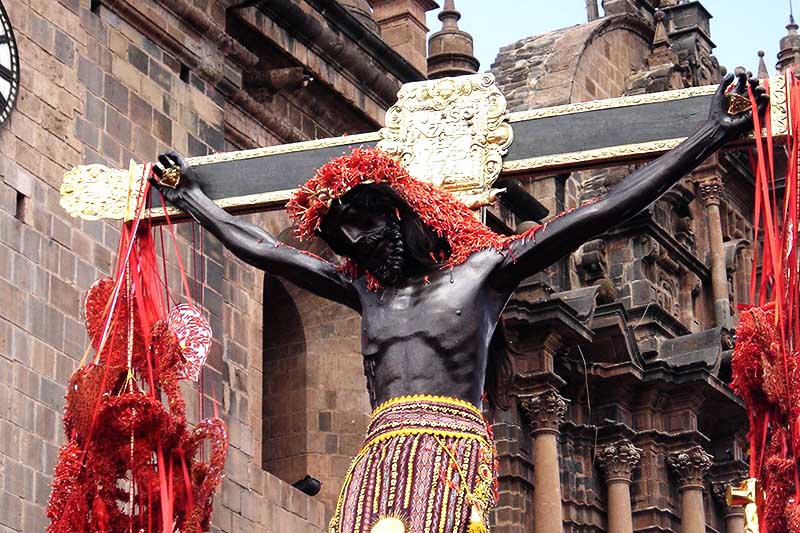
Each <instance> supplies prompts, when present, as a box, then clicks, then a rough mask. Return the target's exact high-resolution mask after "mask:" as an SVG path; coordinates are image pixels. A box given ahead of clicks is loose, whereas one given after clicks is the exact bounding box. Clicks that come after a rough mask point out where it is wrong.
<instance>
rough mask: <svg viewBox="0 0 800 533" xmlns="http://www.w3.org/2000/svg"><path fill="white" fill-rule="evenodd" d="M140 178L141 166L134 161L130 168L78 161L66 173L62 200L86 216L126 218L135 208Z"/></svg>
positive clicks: (67, 207) (78, 214) (70, 210)
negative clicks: (120, 168) (79, 163)
mask: <svg viewBox="0 0 800 533" xmlns="http://www.w3.org/2000/svg"><path fill="white" fill-rule="evenodd" d="M141 179H142V167H141V165H136V164H134V163H133V161H131V168H130V169H129V170H118V169H114V168H108V167H106V166H103V165H79V166H77V167H75V168H73V169H72V170H70V171H69V172H67V173H66V174H64V180H63V181H62V182H61V200H60V204H61V207H63V208H64V209H65V210H66V211H67V213H68V214H69V215H70V216H73V217H80V218H82V219H84V220H100V219H116V220H123V219H127V218H130V217H131V214H132V213H133V212H134V211H135V209H136V201H137V199H138V192H139V190H140V188H141Z"/></svg>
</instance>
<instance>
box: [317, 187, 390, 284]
mask: <svg viewBox="0 0 800 533" xmlns="http://www.w3.org/2000/svg"><path fill="white" fill-rule="evenodd" d="M322 238H323V239H324V240H325V242H327V243H328V245H329V246H330V247H331V249H332V250H333V251H334V252H335V253H337V254H339V255H343V256H345V257H349V258H350V259H352V260H353V261H354V262H355V263H356V264H357V265H359V266H360V267H362V268H364V269H366V270H368V271H369V272H370V273H371V274H372V275H373V276H375V278H377V279H378V281H380V282H381V284H383V285H393V284H395V283H397V281H399V279H400V278H401V276H402V274H403V265H404V246H403V237H402V234H401V231H400V222H399V221H398V220H397V217H396V216H393V215H391V214H389V213H383V212H368V211H367V210H365V209H363V208H359V207H355V206H353V205H351V204H349V203H348V202H342V203H336V204H334V206H332V207H331V210H330V211H329V212H328V213H327V214H326V215H325V219H324V222H323V226H322Z"/></svg>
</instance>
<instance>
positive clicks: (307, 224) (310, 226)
mask: <svg viewBox="0 0 800 533" xmlns="http://www.w3.org/2000/svg"><path fill="white" fill-rule="evenodd" d="M370 183H387V184H389V185H390V186H391V187H392V189H394V190H395V191H396V192H397V193H398V194H399V195H400V196H401V197H402V198H403V200H404V201H405V202H406V203H407V204H408V205H409V207H411V209H413V210H414V212H416V213H417V215H419V217H420V219H421V220H422V222H423V223H425V224H426V225H427V226H428V227H430V228H432V229H433V230H434V231H435V232H436V233H437V234H438V235H439V236H440V237H444V238H445V239H446V240H447V242H448V244H449V245H450V250H451V254H450V257H449V258H447V259H445V260H444V262H443V263H442V266H443V267H452V266H455V265H458V264H461V263H463V262H464V261H466V260H467V258H468V257H469V256H470V255H471V254H473V253H474V252H477V251H480V250H486V249H488V248H495V249H497V250H501V249H504V248H506V247H507V246H508V245H509V244H510V243H511V242H512V241H513V240H515V239H516V238H519V237H520V236H514V237H507V236H503V235H499V234H497V233H495V232H493V231H492V230H490V229H489V228H488V227H486V225H485V224H483V223H482V222H481V221H479V220H478V219H477V218H475V216H474V215H473V213H472V211H470V209H469V208H468V207H467V206H466V205H464V204H463V203H462V202H460V201H459V200H458V199H457V198H456V197H455V196H453V195H452V194H450V193H448V192H446V191H443V190H441V189H437V188H436V187H435V186H433V185H431V184H429V183H425V182H423V181H420V180H418V179H415V178H413V177H411V175H410V174H409V173H408V170H406V168H405V167H404V166H403V165H401V164H400V163H398V162H397V161H396V160H394V159H393V158H392V157H391V156H389V155H388V154H387V153H385V152H383V151H381V150H378V149H375V148H356V149H354V150H353V151H352V152H351V153H350V154H346V155H342V156H340V157H337V158H336V159H333V160H331V161H329V162H328V163H326V164H325V165H323V166H322V167H320V168H319V169H318V170H317V171H316V173H315V174H314V176H312V177H311V178H310V179H309V180H308V181H307V182H306V183H305V184H304V185H302V186H301V187H300V188H299V189H298V190H297V191H296V192H295V194H294V195H293V196H292V198H291V200H289V202H288V203H287V204H286V211H287V213H288V214H289V216H290V217H291V219H292V220H293V221H294V223H295V224H296V226H297V228H296V230H295V234H296V235H297V236H298V237H299V238H300V239H304V238H307V237H309V236H311V235H313V234H314V233H315V232H316V231H317V230H318V229H319V228H320V225H321V223H322V217H323V216H325V214H326V213H327V212H328V209H329V208H330V206H331V204H332V203H333V202H334V201H335V200H338V199H339V198H341V197H342V196H343V195H344V194H346V193H347V192H348V191H349V190H351V189H352V188H353V187H355V186H356V185H365V184H370Z"/></svg>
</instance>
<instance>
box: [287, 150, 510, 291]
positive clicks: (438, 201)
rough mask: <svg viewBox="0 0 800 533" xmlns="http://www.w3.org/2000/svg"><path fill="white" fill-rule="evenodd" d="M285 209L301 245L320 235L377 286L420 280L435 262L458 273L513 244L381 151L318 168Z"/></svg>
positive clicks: (362, 152)
mask: <svg viewBox="0 0 800 533" xmlns="http://www.w3.org/2000/svg"><path fill="white" fill-rule="evenodd" d="M286 211H287V212H288V213H289V216H290V217H291V218H292V220H294V222H295V224H297V229H296V232H295V233H296V234H297V236H298V237H299V238H300V239H303V238H304V237H309V236H311V235H317V236H319V237H322V239H323V240H324V241H325V242H326V243H328V245H329V246H330V247H331V249H332V250H333V251H334V252H336V253H337V254H339V255H343V256H345V257H347V258H349V259H350V264H349V265H348V266H347V267H348V268H347V270H348V271H350V272H352V273H353V274H358V273H359V272H363V271H365V270H366V272H367V273H368V274H369V275H371V276H372V278H373V279H372V280H371V287H373V288H377V287H379V286H380V285H389V284H394V283H397V281H398V280H400V279H402V278H404V277H410V276H413V275H418V274H422V273H424V272H425V271H428V270H429V269H430V268H431V267H432V266H433V265H434V264H438V266H439V267H453V266H455V265H458V264H460V263H463V262H464V261H466V260H467V258H468V257H469V256H470V255H471V254H472V253H474V252H477V251H479V250H485V249H487V248H494V249H497V250H501V249H503V248H505V247H506V246H508V244H509V243H510V242H511V240H512V238H511V237H505V236H502V235H498V234H496V233H494V232H493V231H491V230H490V229H489V228H487V227H486V226H485V225H484V224H483V223H481V222H480V221H479V220H478V219H477V218H475V216H474V215H473V214H472V212H471V211H470V210H469V208H467V206H466V205H464V204H463V203H461V202H460V201H458V200H457V199H456V198H455V197H454V196H453V195H452V194H450V193H448V192H445V191H442V190H440V189H437V188H436V187H434V186H433V185H432V184H430V183H425V182H422V181H420V180H417V179H414V178H413V177H412V176H410V175H409V173H408V171H407V170H406V169H405V167H403V165H401V164H400V163H398V162H397V161H395V160H394V159H393V158H392V157H391V156H389V155H388V154H386V153H384V152H382V151H380V150H376V149H355V150H353V152H352V153H350V154H347V155H343V156H341V157H337V158H336V159H333V160H331V161H329V162H328V163H326V164H325V165H323V166H322V167H320V168H319V169H318V170H317V172H316V173H315V174H314V176H312V177H311V178H310V179H309V180H308V181H307V182H306V183H305V184H303V185H301V186H300V187H299V188H298V189H297V191H296V192H295V194H294V195H293V196H292V198H291V200H289V202H288V203H287V204H286ZM351 267H353V268H352V269H351ZM375 282H377V283H375Z"/></svg>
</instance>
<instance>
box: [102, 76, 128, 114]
mask: <svg viewBox="0 0 800 533" xmlns="http://www.w3.org/2000/svg"><path fill="white" fill-rule="evenodd" d="M103 84H104V87H103V89H104V90H103V96H104V97H105V99H106V101H107V102H108V103H109V104H111V105H112V106H114V107H116V108H117V109H119V111H120V112H121V113H124V114H125V115H127V114H128V88H127V87H125V86H124V85H122V84H121V83H120V82H119V81H117V80H116V79H115V78H114V77H113V76H111V75H110V74H106V75H105V77H104V80H103Z"/></svg>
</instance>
